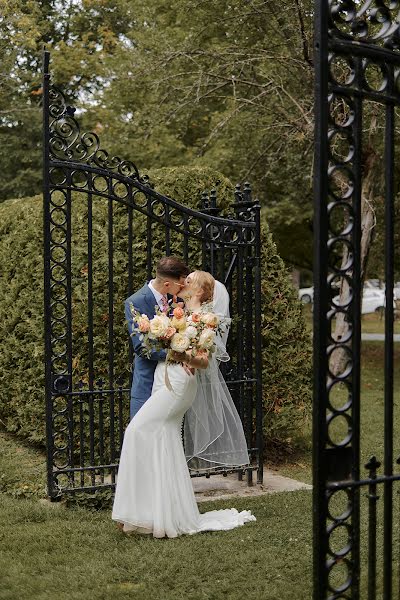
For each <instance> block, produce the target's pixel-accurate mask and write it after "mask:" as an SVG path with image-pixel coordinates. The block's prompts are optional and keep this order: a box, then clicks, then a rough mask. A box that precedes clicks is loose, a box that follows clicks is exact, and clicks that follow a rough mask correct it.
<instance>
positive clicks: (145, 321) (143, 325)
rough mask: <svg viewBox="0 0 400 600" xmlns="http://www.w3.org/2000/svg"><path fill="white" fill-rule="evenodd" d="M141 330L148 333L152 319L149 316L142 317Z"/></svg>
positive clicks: (140, 321) (140, 320)
mask: <svg viewBox="0 0 400 600" xmlns="http://www.w3.org/2000/svg"><path fill="white" fill-rule="evenodd" d="M138 325H139V331H140V332H141V333H147V332H148V331H149V329H150V320H149V318H148V317H141V318H140V319H139V321H138Z"/></svg>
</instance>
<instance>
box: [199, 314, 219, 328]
mask: <svg viewBox="0 0 400 600" xmlns="http://www.w3.org/2000/svg"><path fill="white" fill-rule="evenodd" d="M201 320H202V321H203V323H205V324H206V325H208V326H209V327H217V325H218V323H219V317H218V315H216V314H214V313H205V314H204V315H201Z"/></svg>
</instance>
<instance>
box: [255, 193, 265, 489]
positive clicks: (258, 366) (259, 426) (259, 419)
mask: <svg viewBox="0 0 400 600" xmlns="http://www.w3.org/2000/svg"><path fill="white" fill-rule="evenodd" d="M254 222H255V245H254V254H255V256H254V263H255V265H254V337H255V342H254V350H255V377H256V379H257V383H256V394H257V397H256V444H257V452H258V457H257V460H258V470H257V483H262V482H263V472H264V436H263V394H262V317H261V206H260V205H259V204H258V203H257V204H256V205H255V206H254Z"/></svg>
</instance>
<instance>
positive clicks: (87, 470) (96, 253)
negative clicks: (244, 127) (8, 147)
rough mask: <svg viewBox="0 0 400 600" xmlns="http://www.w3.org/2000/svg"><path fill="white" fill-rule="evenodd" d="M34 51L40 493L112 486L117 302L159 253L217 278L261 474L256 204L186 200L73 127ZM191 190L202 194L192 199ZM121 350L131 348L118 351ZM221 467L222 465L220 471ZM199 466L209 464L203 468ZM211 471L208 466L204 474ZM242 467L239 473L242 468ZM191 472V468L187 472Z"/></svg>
mask: <svg viewBox="0 0 400 600" xmlns="http://www.w3.org/2000/svg"><path fill="white" fill-rule="evenodd" d="M48 67H49V53H48V52H45V55H44V83H43V97H44V263H45V300H44V308H45V345H46V354H45V360H46V406H47V450H48V494H49V496H50V497H51V498H55V497H59V496H60V495H62V494H63V493H66V492H75V491H78V490H80V491H82V490H96V489H99V488H105V487H113V486H114V485H115V475H116V472H117V468H118V458H119V453H120V449H121V445H122V439H123V432H124V429H125V427H126V425H127V424H128V422H129V397H130V377H131V374H130V369H129V365H130V364H131V362H132V354H130V355H129V352H132V349H131V344H130V343H129V338H128V335H127V329H126V325H125V323H124V314H123V301H124V299H125V298H126V297H128V296H129V295H130V294H131V293H133V291H134V290H135V289H138V288H139V287H141V286H142V285H143V274H147V278H148V279H149V278H151V276H152V274H153V268H154V263H155V262H156V261H157V260H158V258H160V257H161V256H162V255H165V254H171V253H174V254H179V255H181V256H182V257H183V258H184V259H185V260H186V261H187V262H188V263H189V265H190V266H191V267H192V268H204V269H206V270H209V271H210V272H211V273H213V274H214V275H215V276H216V277H217V278H219V279H220V280H221V281H223V282H225V284H226V286H227V288H228V291H229V292H230V294H231V299H232V302H231V312H232V317H233V323H232V331H231V335H230V354H231V362H230V363H229V366H228V369H227V370H226V371H225V377H226V380H227V383H228V386H229V388H230V390H231V393H232V396H233V398H234V401H235V403H236V406H237V408H238V411H239V413H240V415H241V418H242V422H243V424H244V429H245V433H246V438H247V441H248V447H249V452H250V455H251V458H252V465H251V466H250V467H249V468H248V469H246V471H247V479H248V482H249V484H250V483H251V482H252V476H253V471H254V470H256V471H257V479H258V481H259V482H261V481H262V476H263V469H262V467H263V462H262V396H261V327H260V324H261V321H260V319H261V305H260V295H261V288H260V264H259V255H260V207H259V205H258V203H257V201H253V200H252V198H251V191H250V186H249V185H248V184H245V185H244V187H243V189H241V187H240V186H237V188H236V192H235V193H234V196H235V197H234V198H232V200H233V201H234V202H233V204H232V205H231V209H232V213H233V214H232V215H230V216H228V217H226V218H223V217H221V216H219V213H220V209H219V208H218V207H217V199H216V193H215V191H212V192H211V194H210V196H209V195H208V194H207V193H205V194H203V197H202V200H201V202H202V205H201V207H200V208H199V210H192V209H190V208H187V207H185V206H182V205H180V204H178V203H177V202H175V201H174V200H173V199H170V198H167V197H165V196H162V195H161V194H159V193H157V192H156V191H154V189H152V187H151V186H150V184H149V182H148V181H147V179H146V178H145V177H141V175H140V174H139V172H138V170H137V168H136V166H135V165H134V164H133V163H132V162H129V161H126V160H121V159H119V158H118V157H111V156H109V155H108V154H107V152H105V151H104V150H103V149H102V148H101V147H100V143H99V139H98V137H97V135H96V134H95V133H81V132H80V129H79V125H78V122H77V121H76V119H75V118H74V112H75V109H74V108H72V107H71V106H68V105H67V103H66V101H65V97H64V95H63V93H62V92H61V91H60V90H59V89H58V88H56V87H55V86H53V85H51V82H50V75H49V69H48ZM199 200H200V199H199ZM128 348H129V350H128ZM219 472H227V471H224V469H221V470H220V471H219ZM205 474H206V476H209V475H210V473H205ZM211 474H212V473H211ZM243 474H244V473H243V472H240V471H238V476H239V477H242V476H243ZM194 475H200V473H195V474H194Z"/></svg>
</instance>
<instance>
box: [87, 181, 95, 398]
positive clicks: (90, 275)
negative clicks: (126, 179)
mask: <svg viewBox="0 0 400 600" xmlns="http://www.w3.org/2000/svg"><path fill="white" fill-rule="evenodd" d="M88 176H89V177H90V184H89V185H90V189H92V185H91V184H92V180H91V175H90V174H88ZM87 236H88V237H87V248H88V273H87V276H88V288H87V301H88V361H89V365H88V366H89V390H90V391H93V380H94V354H93V350H94V339H93V338H94V336H93V197H92V193H91V192H90V193H89V194H88V220H87Z"/></svg>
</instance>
